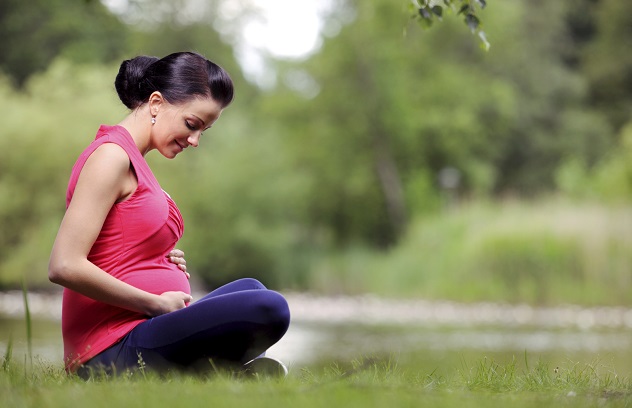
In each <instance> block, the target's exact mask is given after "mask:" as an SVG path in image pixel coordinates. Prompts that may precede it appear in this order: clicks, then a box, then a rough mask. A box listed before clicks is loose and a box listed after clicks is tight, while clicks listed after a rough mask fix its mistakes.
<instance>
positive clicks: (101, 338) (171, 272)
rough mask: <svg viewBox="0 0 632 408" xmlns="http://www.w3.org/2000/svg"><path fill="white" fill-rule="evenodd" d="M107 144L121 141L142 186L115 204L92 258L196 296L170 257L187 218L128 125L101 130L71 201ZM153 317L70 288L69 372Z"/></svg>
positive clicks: (121, 273)
mask: <svg viewBox="0 0 632 408" xmlns="http://www.w3.org/2000/svg"><path fill="white" fill-rule="evenodd" d="M103 143H115V144H117V145H119V146H121V147H122V148H123V149H124V150H125V151H126V152H127V155H128V156H129V159H130V162H131V165H132V166H133V168H134V170H135V172H136V177H137V178H138V188H137V189H136V191H135V192H134V193H133V194H132V196H131V197H130V198H129V199H127V200H126V201H123V202H121V203H118V204H115V205H114V206H113V207H112V209H111V210H110V212H109V213H108V215H107V217H106V219H105V222H104V224H103V228H102V229H101V232H100V233H99V236H98V237H97V239H96V241H95V243H94V245H93V246H92V249H91V251H90V254H89V255H88V259H89V260H90V261H91V262H92V263H94V264H95V265H96V266H98V267H99V268H101V269H103V270H104V271H106V272H107V273H109V274H110V275H112V276H114V277H116V278H118V279H120V280H122V281H124V282H127V283H129V284H130V285H133V286H135V287H137V288H140V289H143V290H145V291H147V292H151V293H154V294H161V293H164V292H167V291H182V292H186V293H189V294H190V293H191V288H190V286H189V281H188V279H187V278H186V276H185V274H184V273H183V272H182V271H181V270H180V269H179V268H178V267H177V266H176V265H175V264H173V263H171V262H169V260H168V259H167V258H166V255H167V254H168V253H169V252H170V251H171V250H172V249H173V248H174V246H175V244H176V243H177V241H178V240H179V239H180V237H182V233H183V231H184V225H183V221H182V216H181V214H180V211H179V210H178V207H177V206H176V204H175V203H174V202H173V200H171V198H170V197H169V195H168V194H167V193H166V192H164V191H163V190H162V189H161V187H160V185H159V184H158V181H157V180H156V178H155V177H154V174H153V173H152V171H151V169H150V168H149V166H148V165H147V162H146V161H145V159H144V157H143V156H142V155H141V154H140V151H139V150H138V148H137V147H136V144H135V143H134V140H133V139H132V137H131V136H130V134H129V133H128V132H127V130H126V129H125V128H123V127H121V126H101V127H100V128H99V131H98V132H97V136H96V139H95V140H94V141H93V142H92V143H91V144H90V146H88V147H87V148H86V150H84V151H83V153H82V154H81V155H80V156H79V158H78V159H77V162H76V163H75V165H74V167H73V169H72V173H71V176H70V182H69V183H68V192H67V195H66V206H68V204H70V200H71V199H72V195H73V192H74V190H75V186H76V184H77V180H78V179H79V174H80V173H81V169H82V168H83V166H84V164H85V162H86V160H87V159H88V157H89V156H90V155H91V154H92V153H93V152H94V151H95V150H96V149H97V148H98V147H99V146H101V145H102V144H103ZM147 318H148V317H147V316H143V315H142V314H139V313H136V312H132V311H130V310H126V309H121V308H118V307H115V306H111V305H108V304H106V303H102V302H97V301H96V300H93V299H91V298H88V297H86V296H83V295H80V294H79V293H77V292H74V291H72V290H69V289H64V294H63V305H62V335H63V339H64V361H65V363H66V368H67V370H68V371H75V370H76V369H77V368H78V367H79V366H80V365H81V364H83V363H85V362H86V361H88V360H89V359H91V358H92V357H94V356H95V355H97V354H99V353H100V352H102V351H103V350H105V349H107V348H108V347H110V346H111V345H113V344H114V343H116V342H117V341H119V340H120V339H121V338H123V337H124V336H125V335H126V334H127V333H128V332H129V331H130V330H132V329H133V328H134V327H135V326H136V325H138V324H140V323H142V322H143V321H145V320H146V319H147Z"/></svg>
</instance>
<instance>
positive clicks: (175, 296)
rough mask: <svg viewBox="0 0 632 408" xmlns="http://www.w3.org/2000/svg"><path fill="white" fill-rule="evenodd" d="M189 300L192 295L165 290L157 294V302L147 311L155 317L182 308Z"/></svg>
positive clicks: (191, 298)
mask: <svg viewBox="0 0 632 408" xmlns="http://www.w3.org/2000/svg"><path fill="white" fill-rule="evenodd" d="M191 300H193V297H192V296H191V295H189V294H187V293H184V292H165V293H163V294H162V295H160V296H158V298H157V302H156V304H155V306H154V307H153V308H152V309H151V311H150V312H149V315H150V316H152V317H155V316H160V315H163V314H165V313H169V312H175V311H176V310H180V309H184V308H185V307H187V306H188V305H189V303H190V302H191Z"/></svg>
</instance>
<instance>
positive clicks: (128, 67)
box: [49, 52, 290, 377]
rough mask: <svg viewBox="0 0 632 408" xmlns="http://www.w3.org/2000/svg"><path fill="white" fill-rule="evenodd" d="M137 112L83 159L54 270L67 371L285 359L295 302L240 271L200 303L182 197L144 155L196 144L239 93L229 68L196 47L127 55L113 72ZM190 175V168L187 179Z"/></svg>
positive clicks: (169, 154) (248, 366) (194, 367)
mask: <svg viewBox="0 0 632 408" xmlns="http://www.w3.org/2000/svg"><path fill="white" fill-rule="evenodd" d="M115 86H116V90H117V92H118V95H119V98H120V99H121V101H122V102H123V104H124V105H125V106H127V107H128V108H129V109H130V113H129V114H128V115H127V117H125V118H124V119H123V120H122V121H121V122H120V123H118V124H117V125H114V126H105V125H102V126H101V127H100V128H99V130H98V132H97V134H96V138H95V140H94V141H93V142H92V143H91V144H90V145H89V146H88V147H87V148H86V149H85V150H84V151H83V153H82V154H81V155H80V156H79V158H78V160H77V162H76V163H75V165H74V167H73V169H72V173H71V176H70V182H69V184H68V191H67V195H66V206H67V209H66V213H65V215H64V218H63V220H62V222H61V225H60V228H59V232H58V234H57V237H56V239H55V243H54V245H53V249H52V252H51V258H50V264H49V278H50V280H51V281H52V282H54V283H57V284H59V285H62V286H63V287H64V293H63V308H62V334H63V339H64V359H65V364H66V369H67V371H69V372H77V373H78V374H79V375H81V376H82V377H89V376H90V375H91V373H94V372H96V371H98V372H105V373H113V374H116V373H121V372H124V371H127V370H133V369H135V368H138V367H142V368H143V369H151V370H155V371H157V372H164V371H168V370H184V371H204V370H209V369H211V367H213V366H214V367H217V366H224V367H229V368H231V369H237V370H240V369H243V370H246V371H247V370H254V369H256V367H267V368H270V367H272V368H273V369H275V370H277V371H278V372H280V373H283V372H286V369H285V367H284V366H283V365H282V364H281V363H280V362H277V361H276V360H273V359H270V358H266V357H264V356H263V355H264V353H265V351H266V349H268V348H269V347H270V346H271V345H273V344H274V343H276V342H277V341H278V340H279V339H281V337H282V336H283V335H284V334H285V332H286V331H287V328H288V326H289V319H290V313H289V309H288V305H287V302H286V300H285V299H284V298H283V296H282V295H280V294H279V293H277V292H274V291H271V290H268V289H266V288H265V287H264V286H263V285H262V284H261V283H260V282H259V281H257V280H254V279H248V278H244V279H240V280H237V281H235V282H231V283H228V284H226V285H225V286H223V287H221V288H218V289H216V290H214V291H213V292H211V293H209V294H208V295H206V296H204V297H203V298H201V299H199V300H197V301H196V302H192V298H191V289H190V286H189V281H188V274H187V273H186V263H185V261H184V258H183V257H184V254H183V253H182V252H181V251H179V250H175V249H174V248H175V245H176V243H177V241H178V240H179V239H180V238H181V236H182V234H183V231H184V224H183V219H182V216H181V214H180V211H179V210H178V207H177V206H176V204H175V202H174V201H173V200H172V199H171V197H169V195H168V194H167V193H166V192H164V191H163V190H162V189H161V187H160V184H159V183H158V181H157V180H156V178H155V177H154V175H153V173H152V171H151V169H150V168H149V166H148V164H147V162H146V161H145V155H146V154H147V153H148V152H150V151H152V150H157V151H158V152H159V153H160V154H161V155H162V156H164V157H166V158H169V159H172V158H174V157H176V155H178V154H179V153H181V152H182V151H183V150H184V149H186V148H188V147H190V146H193V147H197V146H198V143H199V142H200V139H201V138H202V132H204V131H205V130H207V129H209V128H210V127H211V126H212V125H213V123H215V121H217V120H218V119H219V117H220V114H221V113H222V110H223V109H224V108H225V107H227V106H228V105H229V104H230V103H231V101H232V99H233V84H232V81H231V79H230V77H229V76H228V74H227V73H226V72H225V71H224V70H223V69H222V68H220V67H219V66H217V65H216V64H214V63H213V62H211V61H209V60H207V59H206V58H204V57H202V56H201V55H199V54H196V53H190V52H181V53H175V54H171V55H168V56H166V57H164V58H161V59H158V58H155V57H145V56H140V57H136V58H133V59H131V60H126V61H124V62H123V63H122V64H121V67H120V69H119V73H118V75H117V76H116V80H115ZM182 178H183V180H186V175H183V176H182Z"/></svg>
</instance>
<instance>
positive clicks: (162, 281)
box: [121, 266, 191, 295]
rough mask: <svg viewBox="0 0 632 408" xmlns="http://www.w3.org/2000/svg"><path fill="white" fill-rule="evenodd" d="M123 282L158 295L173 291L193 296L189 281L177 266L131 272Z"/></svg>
mask: <svg viewBox="0 0 632 408" xmlns="http://www.w3.org/2000/svg"><path fill="white" fill-rule="evenodd" d="M121 280H123V281H124V282H127V283H129V284H130V285H132V286H135V287H137V288H139V289H142V290H144V291H146V292H149V293H153V294H156V295H160V294H162V293H165V292H171V291H181V292H185V293H188V294H191V286H190V285H189V280H188V279H187V277H186V275H185V274H184V272H182V271H181V270H180V269H178V267H176V266H174V268H156V269H145V270H139V271H134V272H130V273H129V274H127V275H126V276H125V278H123V279H121Z"/></svg>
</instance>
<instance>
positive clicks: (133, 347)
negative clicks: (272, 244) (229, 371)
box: [90, 279, 290, 370]
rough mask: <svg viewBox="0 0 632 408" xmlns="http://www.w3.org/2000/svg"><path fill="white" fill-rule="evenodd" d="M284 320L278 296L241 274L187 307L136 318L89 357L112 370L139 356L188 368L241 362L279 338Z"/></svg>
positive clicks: (161, 365) (149, 362) (157, 364)
mask: <svg viewBox="0 0 632 408" xmlns="http://www.w3.org/2000/svg"><path fill="white" fill-rule="evenodd" d="M289 320H290V313H289V308H288V305H287V302H286V300H285V299H284V298H283V296H281V295H280V294H279V293H277V292H274V291H271V290H267V289H264V288H263V285H261V284H260V283H258V282H257V281H256V280H253V279H242V280H239V281H236V282H232V283H230V284H228V285H225V286H223V287H221V288H218V289H217V290H215V291H213V292H211V293H210V294H209V295H207V296H205V297H204V298H202V299H200V300H199V301H197V302H195V303H193V304H191V305H190V306H189V307H186V308H184V309H181V310H178V311H175V312H172V313H168V314H165V315H162V316H158V317H155V318H152V319H149V320H148V321H146V322H144V323H141V324H140V325H138V326H137V327H136V328H135V329H134V330H132V331H131V332H130V333H129V334H128V336H126V337H125V338H124V340H123V341H122V342H121V343H120V345H117V346H115V347H113V348H112V350H106V352H104V353H102V354H104V355H103V356H102V355H99V356H97V357H98V358H95V359H94V360H95V362H99V363H100V364H102V365H105V366H108V365H109V364H104V363H108V362H110V361H112V362H114V367H115V368H116V369H117V370H125V369H127V368H134V367H138V366H139V360H140V361H142V364H145V366H146V367H147V368H149V369H157V370H163V369H168V368H191V367H193V366H194V365H197V364H198V363H199V362H200V361H204V362H208V361H209V360H212V361H213V362H214V363H215V364H224V363H230V364H243V363H245V362H247V361H249V360H251V359H253V358H255V357H257V356H259V355H261V354H262V353H264V352H265V350H267V349H268V348H269V347H270V346H272V345H273V344H274V343H276V342H277V341H279V340H280V339H281V337H283V335H284V334H285V332H286V331H287V328H288V326H289ZM104 359H105V360H107V361H103V360H104ZM90 363H92V361H91V362H90Z"/></svg>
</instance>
